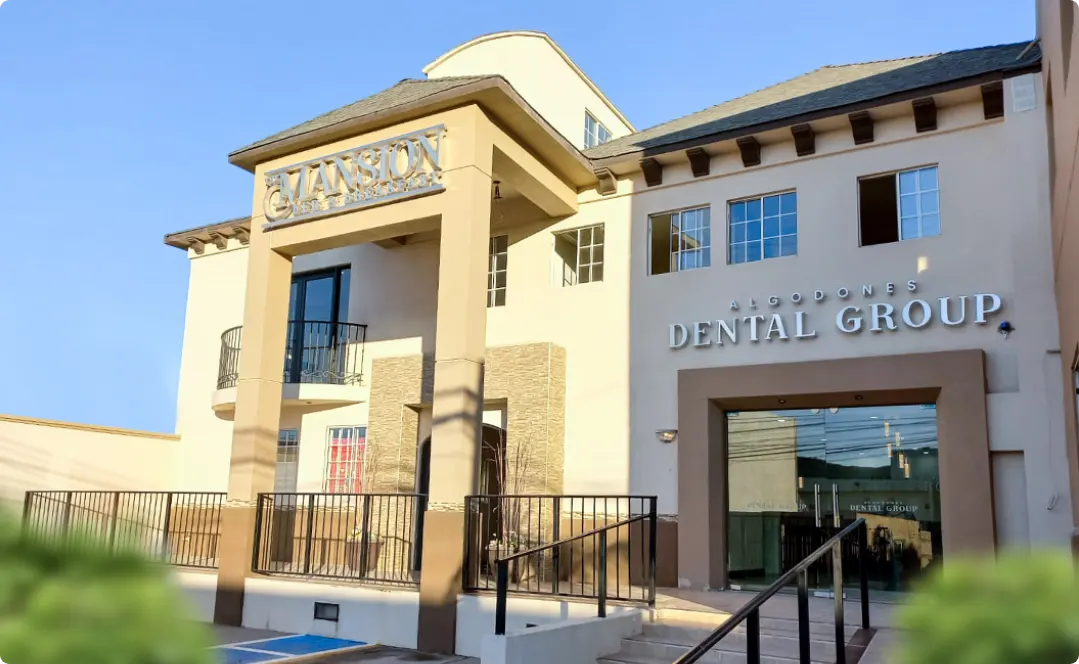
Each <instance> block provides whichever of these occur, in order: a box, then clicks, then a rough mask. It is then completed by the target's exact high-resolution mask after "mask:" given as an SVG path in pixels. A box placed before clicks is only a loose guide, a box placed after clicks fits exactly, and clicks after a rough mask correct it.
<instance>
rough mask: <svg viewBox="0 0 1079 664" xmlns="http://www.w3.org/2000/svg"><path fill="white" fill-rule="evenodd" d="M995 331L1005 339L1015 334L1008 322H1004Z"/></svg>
mask: <svg viewBox="0 0 1079 664" xmlns="http://www.w3.org/2000/svg"><path fill="white" fill-rule="evenodd" d="M997 331H998V332H1000V334H1001V336H1003V337H1004V338H1005V339H1007V338H1008V335H1009V334H1011V333H1012V332H1015V328H1014V327H1013V326H1012V324H1011V323H1009V322H1008V321H1004V322H1003V323H1001V324H1000V325H999V326H998V327H997Z"/></svg>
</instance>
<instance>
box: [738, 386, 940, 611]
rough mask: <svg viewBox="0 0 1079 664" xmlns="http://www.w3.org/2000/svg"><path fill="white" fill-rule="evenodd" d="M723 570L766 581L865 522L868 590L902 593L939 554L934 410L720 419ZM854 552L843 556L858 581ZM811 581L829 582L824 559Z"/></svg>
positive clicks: (824, 585) (823, 411)
mask: <svg viewBox="0 0 1079 664" xmlns="http://www.w3.org/2000/svg"><path fill="white" fill-rule="evenodd" d="M727 440H728V485H729V487H730V493H729V501H730V502H729V510H730V512H729V519H728V523H729V527H728V569H729V572H730V583H731V584H732V585H734V586H744V587H759V586H766V585H768V584H770V583H772V582H773V581H775V579H777V578H778V577H779V576H780V575H782V574H783V573H784V572H786V571H787V570H789V569H791V567H792V566H793V565H795V564H797V563H798V562H799V561H801V560H803V559H804V558H805V557H806V556H808V555H809V554H810V553H812V552H813V551H814V550H816V549H817V548H818V547H820V546H821V545H822V544H823V543H824V542H825V541H827V540H828V539H829V538H830V537H832V535H834V534H835V533H836V532H838V531H839V530H840V529H841V528H844V527H846V526H847V525H849V524H850V523H853V521H854V520H855V519H857V518H865V519H866V522H867V525H868V528H869V545H870V550H871V553H870V556H869V561H868V564H869V576H870V586H871V588H872V589H873V590H874V591H876V592H902V591H905V590H907V589H909V588H910V585H911V584H912V583H913V582H914V581H915V580H916V579H917V578H919V577H920V576H922V575H923V574H925V573H926V572H927V571H928V570H929V569H931V568H932V567H934V566H935V565H937V564H939V561H940V557H941V530H940V483H939V472H938V464H937V458H938V457H937V446H938V443H937V427H936V410H935V409H934V407H933V406H932V405H927V406H919V405H915V406H888V407H864V408H819V409H817V408H814V409H808V410H787V411H772V412H741V413H728V414H727ZM857 570H858V559H857V548H856V546H855V544H854V543H853V542H852V543H851V544H850V545H849V546H848V550H847V551H845V552H844V572H845V576H846V577H847V582H848V583H850V584H854V585H856V584H857V580H858V579H857ZM810 584H811V585H812V586H814V587H817V588H819V589H821V590H822V591H825V590H826V589H829V588H830V587H831V569H830V562H828V561H824V562H822V563H821V564H820V565H818V566H816V567H815V568H814V569H813V570H811V574H810Z"/></svg>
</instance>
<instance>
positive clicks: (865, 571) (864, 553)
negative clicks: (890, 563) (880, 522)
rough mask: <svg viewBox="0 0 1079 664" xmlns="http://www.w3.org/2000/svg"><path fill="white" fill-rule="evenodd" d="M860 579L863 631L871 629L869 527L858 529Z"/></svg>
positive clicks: (864, 525)
mask: <svg viewBox="0 0 1079 664" xmlns="http://www.w3.org/2000/svg"><path fill="white" fill-rule="evenodd" d="M858 577H859V579H858V580H859V583H860V584H861V591H862V629H869V526H868V525H866V523H865V521H863V522H862V525H861V526H859V527H858Z"/></svg>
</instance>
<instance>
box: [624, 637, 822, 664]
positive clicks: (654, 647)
mask: <svg viewBox="0 0 1079 664" xmlns="http://www.w3.org/2000/svg"><path fill="white" fill-rule="evenodd" d="M670 636H671V637H674V638H672V639H671V640H667V639H663V640H654V639H652V638H648V637H633V638H629V639H622V649H621V650H620V651H619V654H620V655H633V656H643V657H646V658H648V657H654V658H660V659H666V660H667V661H668V662H673V661H675V660H676V659H678V658H679V657H681V656H682V655H683V654H685V653H686V652H687V651H688V650H689V649H690V648H692V647H693V646H695V645H697V643H699V642H700V639H690V638H677V637H678V635H676V634H671V635H670ZM702 638H703V637H702ZM809 652H810V659H811V660H812V661H814V662H829V661H833V662H834V661H835V644H834V643H828V642H825V641H810V650H809ZM745 653H746V637H745V635H744V634H737V633H731V634H729V635H727V637H726V638H724V639H723V640H722V641H720V642H719V643H718V644H716V646H715V647H714V648H712V650H710V651H709V652H708V653H707V654H706V655H705V656H704V657H703V658H702V659H701V660H700V661H701V662H706V663H710V664H719V662H723V664H727V662H728V661H731V660H730V656H731V655H737V656H740V657H743V658H744V657H745ZM761 655H762V656H768V657H774V658H778V659H780V660H793V661H796V660H797V659H798V639H797V638H793V639H792V638H788V637H784V636H766V635H763V634H762V635H761Z"/></svg>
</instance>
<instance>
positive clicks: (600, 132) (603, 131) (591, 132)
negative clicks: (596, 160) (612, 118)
mask: <svg viewBox="0 0 1079 664" xmlns="http://www.w3.org/2000/svg"><path fill="white" fill-rule="evenodd" d="M612 138H613V136H611V132H610V131H609V130H608V129H607V128H606V127H604V126H603V123H602V122H600V121H599V120H597V119H596V118H594V117H592V114H591V113H589V112H588V111H585V112H584V146H585V147H586V148H594V147H596V146H597V145H600V144H602V143H606V142H607V141H609V140H611V139H612Z"/></svg>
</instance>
